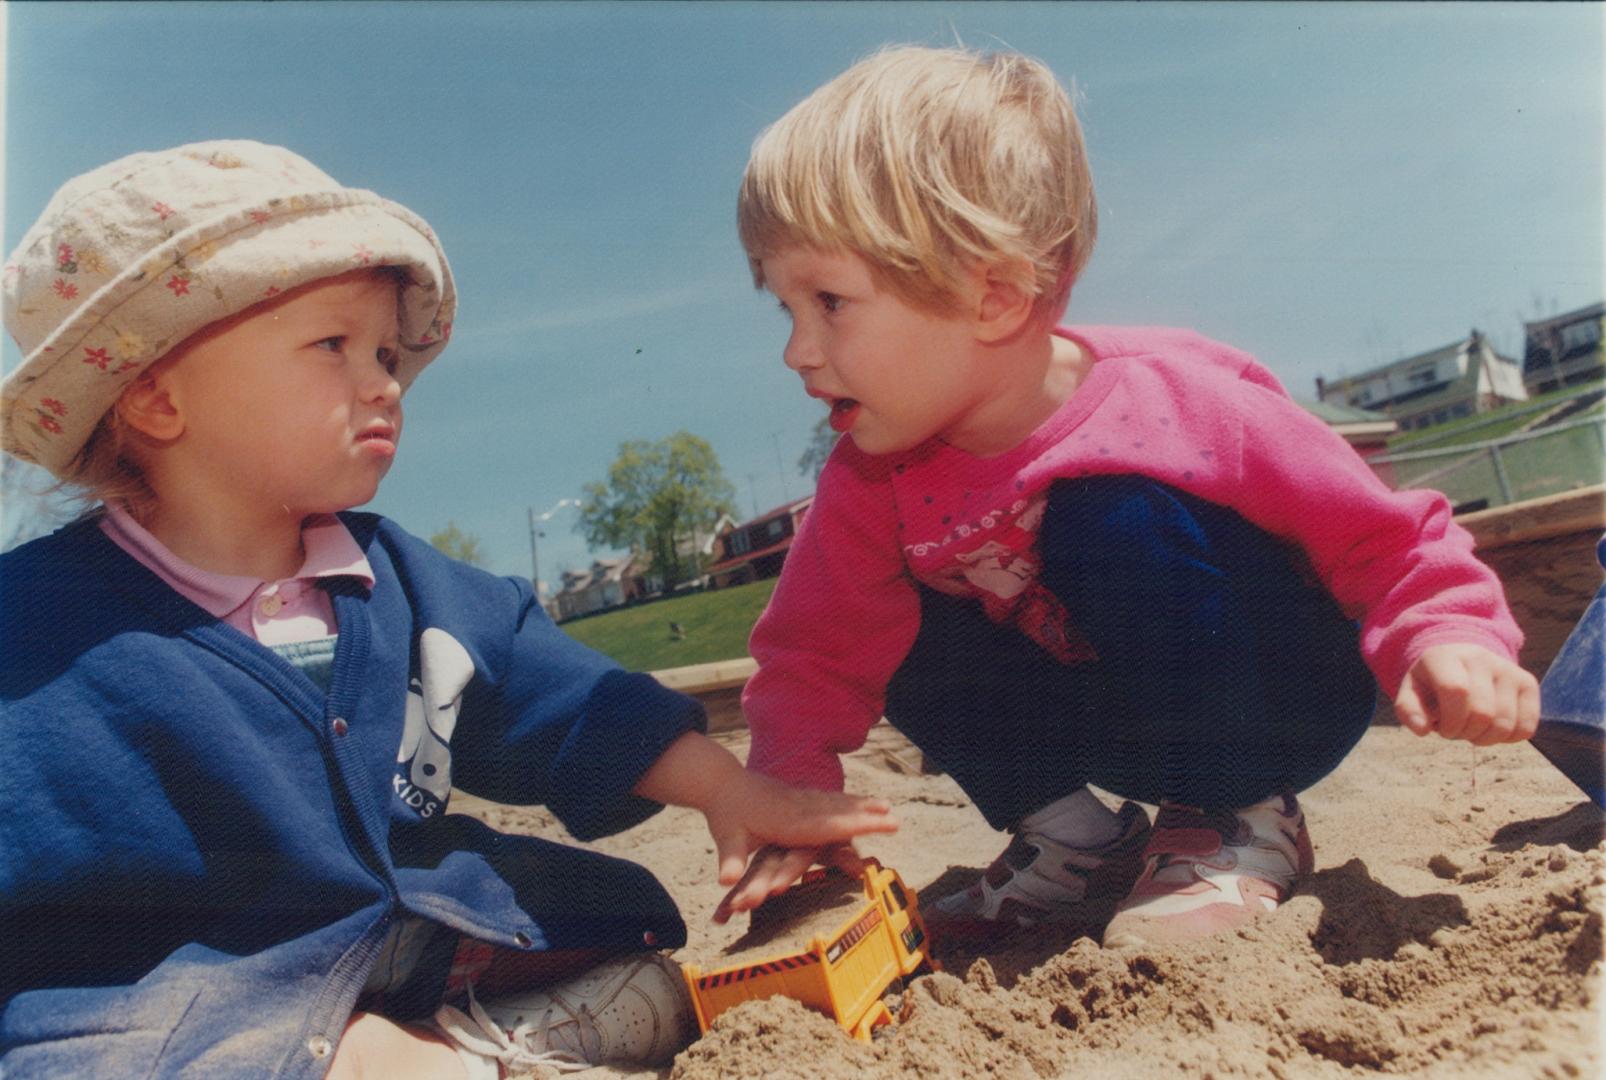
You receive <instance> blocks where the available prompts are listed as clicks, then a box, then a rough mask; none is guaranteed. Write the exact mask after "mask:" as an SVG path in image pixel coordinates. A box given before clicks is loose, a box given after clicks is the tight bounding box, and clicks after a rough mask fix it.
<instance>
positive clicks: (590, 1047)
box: [434, 953, 697, 1070]
mask: <svg viewBox="0 0 1606 1080" xmlns="http://www.w3.org/2000/svg"><path fill="white" fill-rule="evenodd" d="M434 1021H435V1026H436V1027H437V1028H439V1029H440V1031H441V1032H442V1033H443V1034H444V1035H446V1036H447V1037H448V1038H450V1039H451V1040H452V1042H453V1043H454V1044H456V1045H457V1046H460V1047H462V1048H463V1049H465V1050H468V1051H470V1052H472V1053H475V1054H478V1055H481V1056H483V1057H485V1058H489V1059H493V1060H495V1061H498V1062H501V1063H502V1064H503V1065H504V1066H509V1067H512V1068H522V1069H528V1068H533V1067H535V1066H537V1065H542V1066H546V1067H547V1068H551V1069H559V1070H564V1069H585V1068H590V1067H591V1066H593V1065H601V1064H604V1063H608V1064H628V1065H659V1064H663V1063H664V1062H667V1061H668V1060H669V1059H670V1058H672V1057H673V1056H674V1055H675V1054H676V1053H677V1052H679V1051H680V1050H682V1049H684V1048H685V1047H686V1046H687V1045H688V1044H689V1043H690V1042H691V1041H692V1039H694V1038H695V1037H696V1035H697V1020H696V1014H695V1013H694V1012H693V1010H692V1004H691V997H690V995H689V993H688V991H687V989H686V980H685V978H684V977H683V976H682V975H681V971H680V965H679V964H677V963H675V962H674V961H673V960H671V959H669V958H668V957H667V956H664V955H663V954H661V953H639V954H632V955H630V956H626V957H621V958H619V959H617V960H610V961H608V962H606V963H603V964H598V965H597V966H596V967H594V968H592V969H591V970H590V971H588V972H586V973H585V974H583V975H580V976H578V977H576V978H573V979H570V980H569V981H568V982H564V983H559V984H558V985H557V986H554V987H548V988H547V989H545V990H534V991H530V992H528V993H523V994H513V995H511V996H508V997H503V998H498V999H497V1000H496V1001H495V1002H491V1003H488V1004H485V1003H481V1002H479V1001H477V1000H476V999H475V997H474V991H473V987H472V986H470V987H469V996H468V1012H467V1014H465V1013H464V1012H463V1011H462V1010H460V1009H456V1008H453V1007H452V1006H450V1005H442V1006H441V1007H440V1008H439V1009H437V1010H436V1012H435V1017H434Z"/></svg>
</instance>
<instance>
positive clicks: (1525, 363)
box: [1522, 303, 1606, 394]
mask: <svg viewBox="0 0 1606 1080" xmlns="http://www.w3.org/2000/svg"><path fill="white" fill-rule="evenodd" d="M1603 323H1606V303H1602V304H1592V305H1590V306H1589V307H1586V308H1579V309H1578V310H1577V311H1569V312H1567V313H1566V314H1564V315H1552V316H1551V317H1550V318H1548V319H1539V320H1537V321H1535V322H1530V323H1523V324H1522V329H1523V333H1524V336H1525V338H1526V343H1525V345H1524V347H1523V352H1522V381H1523V382H1524V383H1526V384H1527V387H1528V392H1529V393H1530V394H1543V393H1545V392H1547V391H1550V390H1560V389H1561V388H1562V387H1564V386H1573V385H1575V384H1577V383H1581V382H1589V381H1591V380H1593V379H1600V378H1603V377H1606V350H1603V349H1602V348H1601V341H1600V339H1601V329H1602V324H1603Z"/></svg>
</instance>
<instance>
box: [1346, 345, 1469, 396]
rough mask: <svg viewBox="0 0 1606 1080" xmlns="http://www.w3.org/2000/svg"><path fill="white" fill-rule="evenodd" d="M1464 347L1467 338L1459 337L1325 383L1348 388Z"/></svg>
mask: <svg viewBox="0 0 1606 1080" xmlns="http://www.w3.org/2000/svg"><path fill="white" fill-rule="evenodd" d="M1466 347H1467V339H1466V338H1461V339H1460V340H1458V341H1452V342H1450V344H1448V345H1441V346H1439V347H1438V348H1436V349H1429V350H1428V351H1427V352H1423V353H1417V354H1416V355H1415V356H1407V357H1405V358H1403V359H1400V360H1390V361H1389V362H1388V363H1386V364H1379V365H1377V366H1376V367H1372V368H1367V369H1366V370H1365V371H1362V372H1360V373H1359V374H1356V375H1345V376H1343V377H1342V378H1338V379H1333V380H1331V381H1329V382H1328V384H1327V385H1328V387H1329V388H1338V387H1343V388H1345V389H1348V388H1349V387H1352V386H1357V385H1359V384H1361V383H1363V382H1367V381H1368V380H1371V379H1375V378H1377V377H1379V376H1381V375H1386V374H1388V373H1389V372H1391V371H1397V370H1399V369H1400V368H1404V367H1413V366H1415V365H1417V364H1426V363H1429V362H1431V363H1434V364H1437V363H1438V362H1439V361H1440V360H1449V359H1452V358H1453V357H1455V356H1456V355H1457V354H1458V353H1460V352H1461V350H1462V349H1465V348H1466ZM1469 366H1470V365H1469Z"/></svg>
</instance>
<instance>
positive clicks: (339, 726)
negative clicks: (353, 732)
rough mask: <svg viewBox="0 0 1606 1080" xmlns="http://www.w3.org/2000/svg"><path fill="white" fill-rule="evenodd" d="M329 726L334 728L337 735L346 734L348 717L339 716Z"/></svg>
mask: <svg viewBox="0 0 1606 1080" xmlns="http://www.w3.org/2000/svg"><path fill="white" fill-rule="evenodd" d="M329 726H330V727H331V728H333V729H334V732H335V734H336V735H344V734H345V733H346V718H345V717H344V716H337V717H335V718H334V721H333V723H331V724H330V725H329Z"/></svg>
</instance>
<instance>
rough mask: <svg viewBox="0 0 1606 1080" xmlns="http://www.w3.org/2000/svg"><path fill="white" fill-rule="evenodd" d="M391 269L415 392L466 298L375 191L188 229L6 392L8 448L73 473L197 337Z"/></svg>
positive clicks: (0, 416) (0, 439)
mask: <svg viewBox="0 0 1606 1080" xmlns="http://www.w3.org/2000/svg"><path fill="white" fill-rule="evenodd" d="M381 266H394V267H400V268H403V269H405V270H406V271H407V277H408V283H407V284H406V285H405V286H403V288H402V291H401V298H400V306H399V314H400V322H401V325H400V327H399V333H400V340H401V350H400V352H401V357H400V364H399V367H398V369H397V378H398V381H400V383H401V385H402V388H403V389H404V390H405V389H406V388H407V387H408V386H409V385H411V383H412V381H413V380H414V379H415V378H417V376H418V373H419V372H420V371H422V370H423V368H424V367H425V366H426V365H427V364H429V363H430V361H432V360H433V359H434V358H435V357H436V356H438V355H439V354H440V352H441V350H442V349H444V348H445V346H446V342H447V339H448V337H449V336H450V333H451V322H452V319H453V317H454V311H455V307H456V296H455V290H454V286H453V283H452V277H451V271H450V269H449V267H448V266H447V262H446V255H445V253H444V252H443V251H442V250H441V247H440V243H439V241H437V240H436V238H435V234H434V233H433V231H432V230H431V229H430V228H429V226H428V225H426V224H425V223H424V222H423V220H422V219H420V218H419V217H417V216H416V215H414V214H413V213H412V212H411V211H409V210H407V209H406V208H405V207H403V206H400V205H399V204H397V203H393V202H391V201H389V200H387V199H384V198H381V197H380V196H378V195H375V194H374V193H373V192H369V191H362V190H358V189H352V188H341V189H337V190H333V191H327V192H315V193H309V194H301V195H291V196H287V197H285V198H278V199H273V200H271V202H270V203H269V204H267V205H263V206H258V207H250V208H246V209H243V210H237V211H234V212H231V213H229V214H228V215H226V216H222V217H219V218H215V219H213V220H210V221H206V222H204V223H202V224H200V225H197V226H195V227H193V228H190V229H187V230H185V231H183V232H180V233H177V234H175V235H174V236H173V237H172V238H171V239H170V240H169V241H168V242H167V243H166V244H163V245H162V246H161V247H159V248H157V249H155V250H154V251H152V252H150V253H149V254H148V255H146V256H145V257H144V258H142V259H141V260H139V262H138V263H136V264H134V265H130V266H128V267H126V268H125V269H124V270H123V271H122V272H121V273H120V274H118V275H117V276H115V277H114V278H112V279H111V280H109V281H108V282H106V283H105V284H104V285H102V286H101V287H99V288H98V289H97V290H96V292H95V293H94V295H92V296H91V297H89V298H88V300H87V301H86V302H85V303H83V304H82V305H81V306H80V307H79V308H78V309H77V310H76V311H75V312H74V313H73V314H72V316H71V317H70V318H68V319H66V320H64V321H63V322H62V324H61V325H60V326H59V327H57V328H56V329H55V330H54V332H52V333H51V334H50V336H49V337H47V338H46V339H45V340H44V341H42V342H40V344H39V345H38V346H37V347H36V348H35V349H34V350H33V351H32V352H31V353H30V354H29V355H27V356H26V357H24V358H23V362H22V364H21V365H20V366H19V367H18V368H17V369H16V370H15V371H14V372H12V373H11V374H10V375H8V376H7V377H6V379H5V382H4V384H3V385H0V448H3V449H4V450H5V451H7V452H8V453H11V454H13V455H14V456H16V457H18V458H21V459H23V460H25V461H31V462H34V463H36V464H38V465H41V466H43V467H44V468H46V469H48V470H49V471H50V472H51V473H52V474H54V475H56V476H57V477H62V476H64V475H66V473H67V472H68V470H69V469H70V467H71V465H72V462H73V460H74V459H75V458H76V457H77V455H78V452H79V451H80V450H81V449H82V448H83V446H84V443H85V442H86V441H87V440H88V438H89V436H90V434H91V433H92V432H93V431H94V429H95V426H96V424H98V423H99V422H100V419H101V417H102V416H104V415H105V413H106V411H107V410H108V409H110V408H111V407H112V405H113V404H115V402H116V401H117V398H118V396H119V395H120V394H121V393H122V391H123V389H124V388H125V387H126V386H127V385H128V384H129V383H130V382H131V381H133V380H134V379H135V378H136V377H138V375H139V374H140V372H142V371H144V370H145V369H146V368H147V367H149V366H150V365H151V364H152V363H154V362H155V361H157V360H159V359H160V358H161V357H162V356H164V355H166V354H167V353H168V352H170V351H171V350H172V349H173V348H174V347H175V346H177V345H178V344H180V343H181V342H183V341H184V340H185V339H186V338H188V337H189V336H190V335H192V334H194V333H196V332H197V331H199V330H201V329H204V328H205V327H207V326H209V325H211V324H212V323H215V322H217V321H219V320H220V319H224V318H228V317H230V316H232V315H236V314H238V313H240V312H242V311H245V310H247V309H248V308H250V307H252V306H254V305H256V304H259V303H262V302H264V301H268V300H271V299H273V298H274V297H275V296H278V295H279V294H281V293H285V292H289V291H290V290H292V289H295V288H298V287H300V286H303V285H307V284H309V283H311V282H314V281H318V280H321V279H323V278H328V277H334V276H337V275H339V274H344V273H348V272H350V271H352V270H359V269H362V268H364V267H381Z"/></svg>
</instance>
